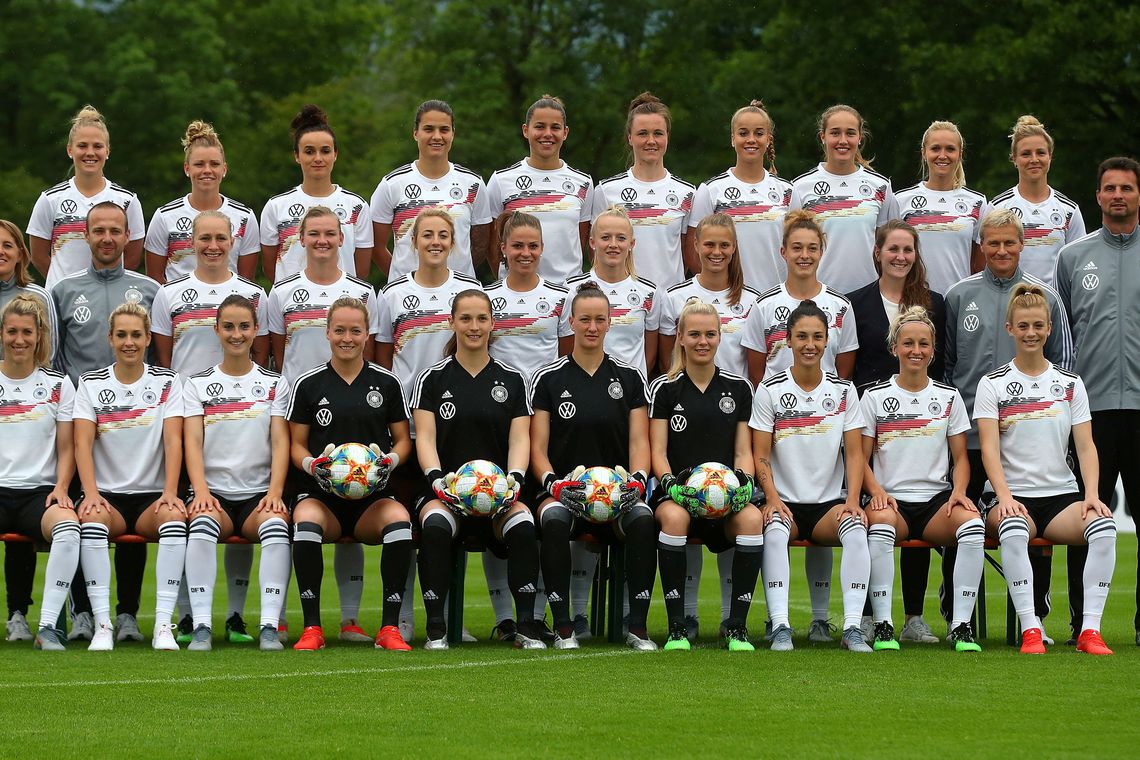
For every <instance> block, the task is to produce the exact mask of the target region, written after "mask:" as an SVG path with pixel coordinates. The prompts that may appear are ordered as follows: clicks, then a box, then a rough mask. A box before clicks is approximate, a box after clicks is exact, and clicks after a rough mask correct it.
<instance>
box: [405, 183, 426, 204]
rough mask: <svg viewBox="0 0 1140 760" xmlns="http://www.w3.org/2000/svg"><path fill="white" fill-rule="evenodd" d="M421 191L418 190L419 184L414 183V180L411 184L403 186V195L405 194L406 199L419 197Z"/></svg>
mask: <svg viewBox="0 0 1140 760" xmlns="http://www.w3.org/2000/svg"><path fill="white" fill-rule="evenodd" d="M421 192H422V191H421V190H420V186H419V185H417V184H416V183H414V182H413V183H412V184H410V185H406V186H405V187H404V195H405V196H406V197H407V198H408V199H410V200H413V201H414V200H415V199H416V198H419V197H420V193H421Z"/></svg>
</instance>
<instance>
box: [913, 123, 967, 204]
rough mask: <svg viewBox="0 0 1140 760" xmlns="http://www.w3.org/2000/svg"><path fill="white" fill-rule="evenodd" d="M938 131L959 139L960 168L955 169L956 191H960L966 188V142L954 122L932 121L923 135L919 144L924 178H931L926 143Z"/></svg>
mask: <svg viewBox="0 0 1140 760" xmlns="http://www.w3.org/2000/svg"><path fill="white" fill-rule="evenodd" d="M938 131H945V132H953V133H954V136H955V137H956V138H958V166H957V167H956V168H955V169H954V189H955V190H958V189H959V188H963V187H965V186H966V165H965V155H966V141H965V140H964V139H962V133H961V131H959V129H958V125H957V124H955V123H954V122H952V121H932V122H930V126H929V127H927V128H926V131H925V132H923V133H922V142H920V143H919V144H918V155H919V161H920V162H921V163H922V178H923V179H924V180H925V179H929V177H930V167H929V166H927V165H926V143H927V142H928V141H929V140H930V135H931V134H933V133H934V132H938Z"/></svg>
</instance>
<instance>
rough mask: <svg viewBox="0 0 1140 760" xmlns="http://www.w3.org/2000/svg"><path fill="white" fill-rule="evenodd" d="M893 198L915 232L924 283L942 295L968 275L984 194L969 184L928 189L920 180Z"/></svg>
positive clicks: (978, 235) (980, 225)
mask: <svg viewBox="0 0 1140 760" xmlns="http://www.w3.org/2000/svg"><path fill="white" fill-rule="evenodd" d="M896 197H897V198H898V204H899V213H900V216H901V218H902V220H903V221H904V222H906V223H907V224H909V225H910V226H911V227H914V229H915V231H916V232H918V242H919V249H920V250H921V251H922V263H923V264H924V265H925V266H926V282H927V284H928V285H929V286H930V289H931V290H933V291H934V292H936V293H943V294H945V293H946V291H947V290H949V289H950V286H951V285H953V284H954V283H956V282H958V281H959V280H961V279H962V278H964V277H969V276H970V254H971V252H972V251H973V247H974V243H977V242H979V241H980V240H981V237H980V235H981V230H982V212H983V211H984V210H985V207H986V196H984V195H982V194H981V193H976V192H974V191H973V190H971V189H970V188H968V187H960V188H958V189H957V190H945V191H943V190H931V189H929V188H927V187H926V185H925V184H924V183H922V182H920V183H918V184H917V185H914V186H913V187H908V188H907V189H906V190H902V191H900V192H899V193H898V195H897V196H896Z"/></svg>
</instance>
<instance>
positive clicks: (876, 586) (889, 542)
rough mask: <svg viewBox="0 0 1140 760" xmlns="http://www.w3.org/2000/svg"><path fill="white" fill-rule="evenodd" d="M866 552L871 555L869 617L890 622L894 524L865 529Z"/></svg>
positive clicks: (893, 574)
mask: <svg viewBox="0 0 1140 760" xmlns="http://www.w3.org/2000/svg"><path fill="white" fill-rule="evenodd" d="M867 552H868V554H870V557H871V580H870V582H869V583H868V589H869V591H870V593H871V617H872V618H873V619H874V621H875V622H876V623H881V622H883V621H886V622H888V623H890V622H892V620H891V591H892V589H893V588H894V585H895V526H893V525H872V526H871V527H870V528H869V529H868V530H867ZM844 556H846V552H844ZM840 567H842V565H840ZM844 585H846V584H844Z"/></svg>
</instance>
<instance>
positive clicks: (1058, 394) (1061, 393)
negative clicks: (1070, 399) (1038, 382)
mask: <svg viewBox="0 0 1140 760" xmlns="http://www.w3.org/2000/svg"><path fill="white" fill-rule="evenodd" d="M1049 394H1050V395H1051V396H1053V398H1064V397H1065V386H1063V385H1061V384H1060V383H1053V384H1052V385H1050V386H1049Z"/></svg>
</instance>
